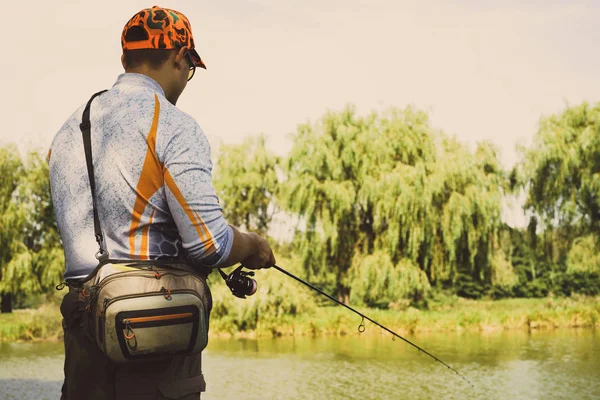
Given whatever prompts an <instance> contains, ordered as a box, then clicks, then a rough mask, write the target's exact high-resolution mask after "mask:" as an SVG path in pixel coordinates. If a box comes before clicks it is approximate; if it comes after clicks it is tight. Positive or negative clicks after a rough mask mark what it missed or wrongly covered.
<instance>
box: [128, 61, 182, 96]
mask: <svg viewBox="0 0 600 400" xmlns="http://www.w3.org/2000/svg"><path fill="white" fill-rule="evenodd" d="M125 72H131V73H135V74H143V75H146V76H147V77H149V78H152V79H154V80H155V81H156V83H158V84H159V85H160V87H161V88H162V90H163V91H164V92H165V97H166V98H167V100H169V102H170V103H171V104H173V105H175V104H176V103H177V98H178V97H179V96H175V93H174V91H173V89H172V86H171V84H170V80H169V78H168V77H167V74H165V73H164V72H163V71H162V70H161V69H152V68H149V67H147V66H141V67H139V68H130V69H127V70H126V71H125Z"/></svg>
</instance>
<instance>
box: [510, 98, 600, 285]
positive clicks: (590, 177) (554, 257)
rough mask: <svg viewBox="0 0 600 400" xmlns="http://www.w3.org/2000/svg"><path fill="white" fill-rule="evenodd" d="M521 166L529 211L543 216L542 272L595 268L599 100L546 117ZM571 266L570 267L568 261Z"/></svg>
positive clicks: (599, 218) (599, 240)
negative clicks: (592, 103)
mask: <svg viewBox="0 0 600 400" xmlns="http://www.w3.org/2000/svg"><path fill="white" fill-rule="evenodd" d="M520 150H521V153H522V157H523V161H522V162H521V163H520V164H519V165H518V166H517V168H516V170H517V171H518V175H519V177H520V183H521V186H522V187H523V188H524V190H525V193H526V203H525V209H526V210H528V211H530V212H531V213H533V214H534V215H537V216H539V219H540V225H541V226H540V228H538V236H539V240H538V242H539V243H538V244H537V249H538V250H539V252H540V255H539V256H538V257H537V264H538V269H539V270H540V271H539V272H540V273H541V274H542V275H543V276H544V277H545V278H546V279H549V280H550V281H551V282H552V284H556V283H557V280H556V277H557V275H558V274H563V273H565V272H567V273H570V272H577V271H578V272H584V271H587V272H589V273H591V272H593V271H594V270H596V265H595V264H596V262H595V261H594V260H595V257H594V254H597V253H598V251H599V249H600V103H596V104H595V105H593V106H592V105H589V104H588V103H586V102H584V103H582V104H580V105H578V106H574V107H567V108H566V109H565V110H564V111H563V112H562V113H560V114H557V115H552V116H549V117H546V118H543V119H541V121H540V123H539V129H538V132H537V133H536V135H535V138H534V140H533V144H532V146H530V147H529V148H521V149H520ZM565 264H566V265H565Z"/></svg>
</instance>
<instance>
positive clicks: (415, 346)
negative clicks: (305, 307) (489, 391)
mask: <svg viewBox="0 0 600 400" xmlns="http://www.w3.org/2000/svg"><path fill="white" fill-rule="evenodd" d="M273 268H275V269H276V270H278V271H279V272H282V273H284V274H285V275H287V276H289V277H290V278H292V279H295V280H297V281H298V282H300V283H302V284H303V285H306V286H308V287H309V288H311V289H312V290H315V291H317V292H319V293H320V294H322V295H323V296H325V297H327V298H329V299H330V300H333V301H334V302H336V303H337V304H339V305H341V306H344V307H346V308H347V309H348V310H350V311H352V312H353V313H356V314H358V315H360V316H361V317H362V320H361V323H360V325H359V326H358V331H359V332H360V333H362V332H364V331H365V324H364V322H365V319H366V320H368V321H371V322H372V323H374V324H375V325H377V326H379V327H380V328H381V329H384V330H386V331H387V332H389V333H391V334H392V335H394V336H392V340H394V339H395V338H396V337H397V338H400V339H402V340H404V341H405V342H406V343H408V344H410V345H411V346H413V347H414V348H416V349H417V350H419V351H420V352H423V353H425V354H427V355H428V356H429V357H431V358H433V359H434V360H435V361H437V362H439V363H441V364H442V365H443V366H445V367H446V368H448V369H450V370H451V371H453V372H454V373H455V374H456V375H458V376H460V377H461V378H462V379H463V380H465V381H466V382H467V383H468V384H469V385H471V386H472V387H473V388H475V386H474V385H473V384H472V383H471V381H469V380H468V379H467V378H465V377H464V376H463V375H461V374H460V373H459V372H458V371H457V370H455V369H454V368H452V367H451V366H449V365H448V364H446V363H445V362H443V361H442V360H440V359H439V358H437V357H436V356H434V355H433V354H431V353H429V352H428V351H427V350H424V349H422V348H421V347H419V346H417V345H416V344H414V343H413V342H411V341H410V340H408V339H405V338H403V337H402V336H400V335H398V334H397V333H396V332H394V331H392V330H390V329H389V328H386V327H385V326H383V325H381V324H380V323H379V322H377V321H374V320H372V319H371V318H369V317H367V316H366V315H364V314H363V313H361V312H360V311H357V310H355V309H354V308H352V307H350V306H348V305H346V304H344V303H342V302H341V301H339V300H338V299H336V298H335V297H332V296H330V295H328V294H327V293H325V292H324V291H322V290H321V289H319V288H318V287H316V286H314V285H312V284H310V283H308V282H306V281H304V280H302V279H300V278H298V277H297V276H295V275H294V274H292V273H290V272H288V271H286V270H284V269H283V268H280V267H278V266H277V265H273Z"/></svg>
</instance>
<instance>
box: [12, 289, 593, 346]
mask: <svg viewBox="0 0 600 400" xmlns="http://www.w3.org/2000/svg"><path fill="white" fill-rule="evenodd" d="M360 311H361V312H363V313H364V314H366V315H368V316H370V317H371V318H373V319H374V320H375V321H378V322H379V323H381V324H383V325H386V326H387V327H389V328H390V329H392V330H394V331H396V332H398V333H399V334H401V335H402V334H407V333H414V334H418V333H424V332H461V331H471V332H472V331H499V330H509V329H554V328H574V327H600V297H571V298H545V299H506V300H497V301H491V300H490V301H486V300H477V301H474V300H465V299H460V298H454V299H451V300H448V299H446V300H445V301H443V302H439V303H430V304H429V307H428V309H427V310H419V309H415V308H411V307H408V308H406V309H404V310H375V309H365V308H361V309H360ZM255 318H256V323H255V324H252V325H254V326H249V325H248V324H247V323H243V321H241V320H240V319H236V318H235V317H231V318H212V319H211V336H213V337H217V336H218V337H223V336H225V337H227V336H229V337H273V336H324V335H347V334H350V335H354V334H357V328H358V325H359V324H360V322H361V321H360V320H361V318H360V317H359V316H357V315H355V314H353V313H351V312H349V311H348V310H346V309H344V308H342V307H317V308H315V309H314V310H313V311H312V312H306V313H303V314H300V315H296V316H291V315H283V316H281V317H273V316H268V315H263V316H260V315H258V316H255ZM244 325H245V326H244ZM365 326H366V332H365V334H387V333H384V332H383V331H382V330H381V329H380V328H378V327H376V326H374V325H373V324H371V323H369V322H368V321H367V322H365ZM61 338H62V328H61V316H60V312H59V310H58V306H57V305H50V304H48V305H44V306H42V307H41V308H39V309H35V310H16V311H15V312H14V313H12V314H0V341H37V340H52V341H56V340H60V339H61Z"/></svg>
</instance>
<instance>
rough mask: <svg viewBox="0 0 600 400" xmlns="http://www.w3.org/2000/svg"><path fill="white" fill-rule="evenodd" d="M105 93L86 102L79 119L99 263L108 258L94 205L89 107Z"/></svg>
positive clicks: (94, 185) (94, 192)
mask: <svg viewBox="0 0 600 400" xmlns="http://www.w3.org/2000/svg"><path fill="white" fill-rule="evenodd" d="M104 92H106V90H102V91H100V92H98V93H95V94H94V95H93V96H92V97H91V98H90V100H89V101H88V102H87V104H86V106H85V110H83V118H82V119H81V125H79V128H80V129H81V133H82V134H83V148H84V150H85V161H86V163H87V170H88V177H89V179H90V188H91V189H92V208H93V211H94V234H95V235H96V242H98V248H99V250H98V253H96V258H97V259H98V260H100V261H102V260H103V259H106V258H108V251H107V250H106V249H105V248H104V239H103V237H102V229H101V228H100V218H99V217H98V208H97V205H96V181H95V179H94V165H93V163H92V141H91V138H90V131H91V128H92V125H91V123H90V107H91V105H92V101H94V99H95V98H96V96H99V95H101V94H102V93H104Z"/></svg>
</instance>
